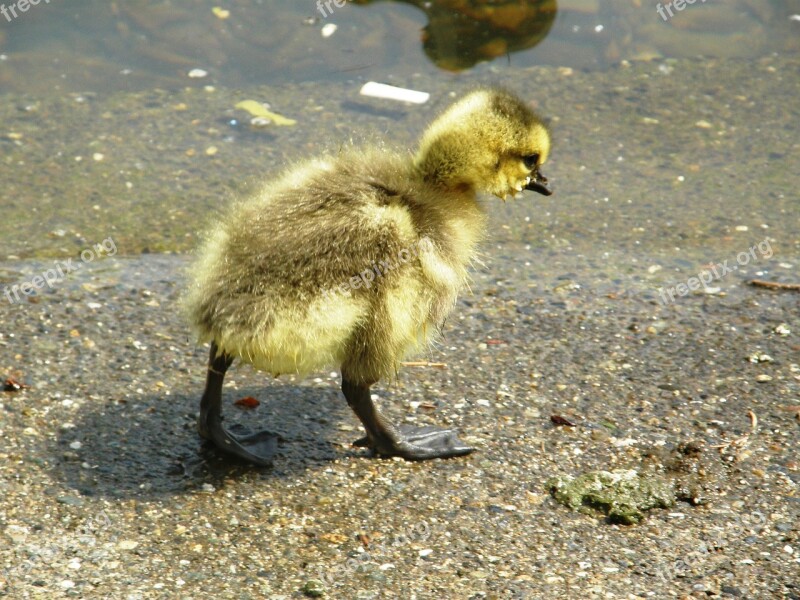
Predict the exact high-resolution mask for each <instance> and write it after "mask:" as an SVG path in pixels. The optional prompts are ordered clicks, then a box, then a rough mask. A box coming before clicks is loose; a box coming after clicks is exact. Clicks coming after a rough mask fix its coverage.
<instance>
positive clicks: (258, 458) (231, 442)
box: [197, 342, 278, 467]
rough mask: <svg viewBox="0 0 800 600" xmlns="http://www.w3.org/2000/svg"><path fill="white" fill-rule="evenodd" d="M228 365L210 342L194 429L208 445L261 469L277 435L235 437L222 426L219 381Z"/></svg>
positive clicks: (268, 460) (226, 358)
mask: <svg viewBox="0 0 800 600" xmlns="http://www.w3.org/2000/svg"><path fill="white" fill-rule="evenodd" d="M231 363H233V358H232V357H231V356H228V355H227V354H225V353H224V352H223V353H218V349H217V345H216V344H215V343H214V342H211V354H210V356H209V358H208V375H207V376H206V389H205V391H204V392H203V398H202V399H201V400H200V416H199V418H198V419H197V430H198V432H199V433H200V436H201V437H202V438H203V439H206V440H208V441H210V442H212V443H213V444H214V445H215V446H216V447H217V448H219V449H220V450H222V451H223V452H227V453H228V454H233V455H234V456H238V457H239V458H241V459H244V460H246V461H248V462H251V463H253V464H256V465H258V466H261V467H266V466H269V465H271V464H272V457H273V456H274V454H275V451H276V450H277V448H278V436H276V435H275V434H272V433H269V432H268V431H259V432H257V433H253V434H249V435H238V434H234V433H231V432H230V431H228V430H227V429H225V428H224V427H223V426H222V381H223V380H224V379H225V372H226V371H227V370H228V367H230V366H231Z"/></svg>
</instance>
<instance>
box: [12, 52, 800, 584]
mask: <svg viewBox="0 0 800 600" xmlns="http://www.w3.org/2000/svg"><path fill="white" fill-rule="evenodd" d="M662 67H664V68H659V65H658V64H656V63H649V64H641V65H636V66H632V67H628V68H626V67H620V68H619V69H617V70H615V71H614V72H613V73H605V74H585V73H578V72H573V73H572V74H567V73H565V72H560V71H559V70H558V69H530V70H525V71H521V72H520V73H519V74H518V75H519V76H518V77H517V78H515V80H514V81H515V86H514V87H515V88H516V89H517V90H518V91H519V92H520V93H522V94H524V95H526V96H528V97H531V98H534V99H536V101H537V103H538V106H539V110H540V111H541V112H542V113H543V114H545V115H548V116H550V117H551V118H553V119H554V122H553V130H554V134H555V138H556V147H555V149H554V151H553V154H552V159H551V162H550V163H548V165H546V169H545V173H546V174H547V175H548V177H550V178H551V179H552V180H553V181H554V182H555V187H556V190H557V191H556V194H555V195H553V196H552V197H549V198H540V197H538V196H537V197H536V198H534V199H531V198H529V197H528V198H526V199H525V200H521V201H517V202H514V203H509V204H506V205H505V206H503V205H502V204H500V203H499V201H489V202H491V212H492V221H493V225H492V240H491V242H490V243H488V244H487V245H486V246H485V258H484V261H485V263H486V264H485V267H482V268H479V270H478V271H477V272H476V273H475V283H474V286H473V291H472V294H471V295H466V296H464V297H463V298H462V299H461V300H460V303H459V306H458V309H457V312H456V313H455V314H454V316H453V317H452V318H451V319H450V321H449V323H448V326H447V328H446V332H445V338H444V340H443V341H442V343H441V345H440V346H439V347H438V348H436V349H434V350H432V351H431V352H430V353H429V354H428V355H426V356H424V357H422V358H421V360H423V361H428V362H430V363H433V366H410V367H407V368H405V369H404V370H403V371H402V372H401V374H400V377H399V380H398V381H397V382H395V383H385V384H384V385H382V386H381V387H380V388H378V389H376V393H377V394H378V395H379V397H380V399H381V402H382V405H383V406H385V407H386V410H387V411H388V412H389V414H390V415H391V416H392V417H393V418H394V419H396V420H398V421H403V422H412V423H421V424H433V423H439V424H452V425H454V426H456V427H458V428H459V430H460V431H461V432H462V433H463V435H464V439H466V440H467V441H470V442H472V443H474V444H475V445H477V446H478V448H479V452H478V453H476V454H474V455H472V456H470V457H467V458H464V459H457V460H449V461H436V462H432V463H423V464H411V463H406V462H403V461H400V460H375V459H371V458H368V457H367V456H366V454H365V452H363V451H361V450H358V449H355V448H352V447H351V446H350V442H351V441H352V440H354V439H356V438H357V437H360V427H359V425H358V423H357V421H356V419H355V418H354V417H353V416H352V415H351V414H350V412H349V410H348V409H347V406H346V404H345V402H344V400H343V398H342V396H341V393H340V392H339V390H338V385H339V381H338V374H337V373H335V372H334V371H332V372H331V373H320V374H318V375H317V376H315V377H311V378H308V379H306V380H295V379H293V378H291V377H283V378H281V379H279V380H277V381H275V380H271V379H269V378H267V377H265V376H263V375H262V374H259V373H255V372H252V371H251V370H250V369H248V368H246V367H238V368H236V369H235V370H234V371H233V372H232V376H231V377H229V379H228V381H227V383H228V385H227V387H226V390H225V392H226V395H227V396H226V407H225V410H226V413H227V415H228V419H229V420H234V421H237V422H241V423H244V424H250V425H254V424H257V425H261V426H267V427H269V428H271V429H273V430H274V431H276V432H278V433H280V434H281V435H282V436H283V438H284V442H283V443H282V444H281V453H280V456H279V457H278V459H277V460H276V462H275V465H274V467H273V468H272V469H266V470H263V469H254V468H250V467H247V466H245V465H240V464H235V463H233V462H231V461H229V460H226V459H223V458H221V457H219V456H218V455H216V454H215V453H214V452H213V451H210V450H208V449H203V448H202V447H201V444H200V440H199V438H198V436H197V434H196V431H195V424H194V422H195V418H196V412H197V408H198V401H199V395H200V392H201V391H202V385H203V378H204V374H205V372H204V370H205V367H204V363H205V354H206V349H204V348H200V347H196V345H195V344H194V343H193V340H192V339H191V337H190V335H189V331H188V328H187V326H186V325H185V323H184V322H183V320H182V318H181V317H180V315H179V313H178V311H177V309H176V300H177V297H178V295H179V293H180V290H181V289H182V286H183V268H184V267H185V265H186V262H187V260H188V259H187V257H186V256H185V255H182V254H180V252H183V251H185V250H188V249H189V248H190V247H192V246H193V245H194V244H195V243H196V232H197V231H198V230H199V229H200V228H201V227H202V223H203V222H204V220H206V219H207V218H209V215H210V214H212V213H209V211H210V210H213V209H214V208H215V207H216V206H218V205H219V204H220V202H225V201H227V199H229V198H231V197H233V196H235V195H236V194H241V193H246V192H247V191H248V190H252V189H254V187H255V186H256V185H257V182H258V181H259V178H260V177H261V175H262V174H265V173H268V172H271V171H273V170H274V169H275V168H276V167H280V165H282V164H284V163H285V161H286V160H288V159H290V158H292V157H294V156H304V155H308V154H314V153H318V152H320V151H322V148H323V147H325V146H329V145H330V143H331V140H340V141H343V140H346V139H348V137H349V135H350V133H351V132H352V131H353V130H354V129H355V130H357V131H359V132H362V133H361V134H360V136H361V137H366V136H367V135H368V134H366V133H364V132H369V131H378V132H380V131H384V130H386V131H389V132H391V138H392V139H393V140H394V141H396V142H397V143H398V144H401V145H410V144H411V143H412V140H413V139H414V138H415V136H416V135H417V133H418V132H419V131H420V130H421V128H422V127H423V126H424V123H425V122H426V121H427V120H428V119H429V118H430V116H431V115H432V114H433V113H434V112H435V111H436V110H438V109H439V108H441V107H442V106H444V105H445V104H446V103H447V99H446V92H447V91H449V89H450V88H446V89H442V84H441V83H438V84H435V82H433V81H418V82H411V83H414V85H415V86H416V87H419V88H422V89H438V90H440V91H439V93H437V94H436V95H435V98H436V100H435V101H434V102H432V103H431V105H430V106H425V107H422V108H420V109H410V108H394V107H392V108H387V107H385V106H384V105H371V104H370V103H366V106H365V101H363V100H360V99H358V98H357V96H355V90H356V89H357V87H358V86H357V85H356V84H340V86H339V87H337V86H336V85H331V86H326V88H325V89H321V88H318V87H315V86H312V85H310V84H308V85H301V86H297V87H296V88H283V87H282V88H281V89H280V90H277V89H274V90H267V89H264V88H261V89H253V90H246V91H242V92H241V93H236V94H233V93H230V92H224V91H222V90H218V91H216V92H204V91H202V90H193V91H186V92H184V93H181V94H177V95H168V94H166V93H163V94H162V93H158V92H153V93H151V94H149V95H142V94H129V95H122V94H120V95H118V96H114V97H112V98H107V99H97V100H92V99H88V100H86V99H84V100H85V101H83V102H78V101H77V100H76V99H75V98H59V99H52V100H51V99H48V100H43V101H41V103H40V106H39V108H38V109H37V111H38V112H37V113H36V115H37V116H35V117H31V116H30V114H29V113H28V112H25V111H20V110H19V105H21V104H24V102H25V100H24V99H20V100H19V102H18V103H17V106H16V108H15V107H10V106H8V105H6V104H4V105H3V106H2V107H0V111H2V113H3V114H2V121H3V123H4V126H5V127H6V128H7V129H8V130H9V131H14V132H17V133H20V134H21V135H22V137H21V139H17V140H13V139H5V138H4V140H3V142H2V143H3V144H4V147H5V148H6V150H7V152H6V157H7V158H6V160H7V165H14V168H6V169H5V170H4V178H5V181H4V186H5V193H6V194H7V197H8V198H17V199H18V200H17V201H15V202H11V203H10V205H9V206H8V207H7V209H6V214H5V215H4V219H3V221H2V224H0V235H2V238H3V239H4V241H5V242H6V246H5V248H6V253H7V255H8V256H9V258H8V259H7V260H6V261H5V262H3V263H2V264H0V274H2V277H1V278H0V279H1V280H2V286H6V285H13V284H19V283H21V282H25V281H32V279H33V278H34V277H35V276H36V275H37V274H40V273H42V272H44V271H45V270H47V269H48V268H51V267H52V266H53V260H56V259H58V260H66V259H67V258H68V257H72V258H73V259H75V258H76V257H77V256H78V255H79V252H80V251H81V250H83V249H85V248H87V247H91V246H92V245H93V244H95V243H97V242H100V241H102V240H103V239H106V238H108V237H111V238H113V239H114V241H115V242H116V247H117V248H118V253H117V254H116V255H114V256H107V257H98V258H97V259H96V260H93V261H92V262H91V263H86V264H85V265H83V266H82V267H81V268H80V269H78V270H76V271H74V272H72V273H70V274H69V275H68V276H67V277H66V278H65V279H64V280H63V281H60V282H58V283H57V284H56V285H54V288H53V290H52V291H51V290H45V291H44V292H43V293H41V294H39V295H37V296H36V297H35V298H32V300H26V301H23V302H18V303H9V302H8V301H7V300H6V299H5V298H0V300H2V301H0V323H1V324H2V332H1V333H0V374H2V375H4V376H5V377H11V378H14V379H15V380H17V381H19V382H20V383H22V384H24V385H26V386H28V387H27V388H24V389H20V390H18V391H9V392H4V393H2V395H1V396H0V494H1V495H2V499H3V500H2V505H1V506H2V513H1V515H2V516H1V517H0V518H1V519H2V522H0V525H1V526H2V528H0V536H1V539H2V540H3V543H2V544H0V565H1V566H2V572H0V593H2V594H5V595H6V596H8V597H10V598H35V597H46V598H59V597H65V598H67V597H79V598H80V597H85V598H175V597H178V598H193V597H214V598H262V597H267V598H284V597H285V598H300V597H304V596H308V595H313V594H314V593H316V592H315V591H314V590H316V589H320V586H322V587H323V588H324V590H325V592H326V593H327V597H330V598H436V597H448V598H537V599H538V598H561V597H563V598H646V597H653V598H682V597H687V596H690V597H729V598H791V599H796V598H800V588H798V584H797V580H798V578H797V573H798V572H800V562H799V561H800V558H799V557H800V540H798V535H799V529H798V518H797V517H798V514H800V496H799V495H798V484H800V464H799V463H798V448H800V421H798V411H797V406H798V404H800V364H799V363H800V345H798V341H797V336H798V333H800V320H798V314H799V313H798V299H799V297H798V295H797V293H796V292H775V291H770V290H764V289H759V288H754V287H751V286H748V285H747V283H746V282H747V281H748V280H749V279H751V278H753V277H759V278H763V279H770V280H777V281H787V282H790V281H794V282H797V281H798V276H797V268H798V265H799V264H800V221H798V210H797V207H798V205H797V195H796V190H797V189H798V181H797V180H798V174H797V171H796V169H795V168H794V165H796V164H797V158H798V156H797V155H798V145H797V141H796V138H797V136H796V128H794V129H793V128H792V127H793V125H791V124H790V123H789V122H787V120H786V119H787V113H788V111H790V110H793V108H792V107H790V106H787V105H786V104H785V103H782V102H780V101H776V100H775V97H776V95H777V97H779V98H794V97H796V91H797V85H798V83H797V78H796V76H795V74H796V72H797V61H796V60H790V59H785V58H777V57H773V58H770V59H765V60H763V61H758V62H754V63H752V64H750V65H749V66H748V68H747V69H746V70H747V72H748V73H749V74H750V77H749V80H748V82H747V85H746V86H742V83H741V74H742V71H743V66H742V64H741V63H732V62H731V63H726V62H724V61H716V62H700V61H679V62H670V63H669V64H666V63H665V65H662ZM670 69H671V70H670ZM504 82H505V83H508V81H507V80H506V79H505V74H504ZM403 83H409V82H403ZM517 84H518V85H517ZM434 86H435V87H434ZM452 88H453V89H459V90H460V87H459V86H455V85H453V86H452ZM686 90H692V92H691V93H689V94H687V92H686ZM245 97H247V98H251V97H252V98H259V99H264V100H267V99H268V100H270V101H271V102H272V108H273V110H275V111H277V112H281V113H283V114H287V115H288V116H292V117H294V118H298V119H299V120H300V121H301V124H300V125H298V126H296V127H295V128H292V129H288V128H283V129H280V130H278V129H276V130H267V131H266V132H263V131H250V130H249V129H247V128H246V127H245V128H239V129H237V128H236V127H232V126H231V125H229V121H230V119H231V118H233V117H235V116H237V115H236V113H235V111H234V110H233V106H234V104H235V103H236V102H237V101H238V100H241V99H244V98H245ZM344 99H347V100H344ZM367 106H368V107H369V110H366V108H367ZM316 107H321V108H316ZM64 131H68V132H70V135H64ZM16 142H20V143H19V144H17V143H16ZM211 146H215V147H216V148H217V152H216V153H214V154H213V155H209V154H207V149H208V148H209V147H211ZM190 150H193V153H192V152H189V151H190ZM96 153H100V154H102V155H103V156H102V159H100V160H95V159H94V158H93V155H94V154H96ZM76 156H81V157H82V159H81V161H76V159H75V157H76ZM34 166H35V173H33V172H31V170H30V169H33V168H34ZM679 178H682V179H679ZM127 183H130V184H131V186H128V185H127ZM133 197H135V199H136V201H135V202H134V201H132V200H131V199H132V198H133ZM34 201H35V202H36V204H32V203H33V202H34ZM48 204H49V206H48ZM95 206H97V207H98V208H95ZM764 240H767V241H768V242H769V248H770V252H769V256H767V253H764V252H760V251H759V252H758V254H757V255H755V254H754V255H752V259H748V261H747V264H745V265H737V266H739V268H737V269H736V270H735V271H733V272H731V273H727V274H726V275H725V277H722V278H720V279H718V280H716V281H714V282H713V284H712V286H711V287H712V288H715V289H711V290H708V291H706V292H692V293H687V294H686V295H684V296H680V295H679V296H677V297H676V298H675V301H674V302H670V303H668V304H664V303H663V302H662V296H661V292H660V290H661V289H662V288H673V287H674V288H676V289H677V286H678V284H682V283H683V284H687V286H688V281H689V278H691V277H693V276H697V275H698V274H699V273H700V272H701V271H703V270H704V269H707V268H708V267H709V266H710V265H714V264H717V263H722V262H723V261H725V260H728V261H729V263H730V264H731V266H732V265H733V264H734V263H736V262H737V257H738V256H739V254H740V253H742V252H744V253H747V252H748V250H749V249H750V248H756V249H758V244H759V243H760V242H763V241H764ZM763 248H766V246H763ZM36 257H38V258H39V261H36V260H34V259H35V258H36ZM787 332H788V333H787ZM244 396H253V397H256V398H258V399H259V400H260V403H261V404H260V406H259V407H258V408H256V409H254V410H252V411H243V410H241V409H238V408H236V407H235V406H233V404H232V403H233V401H234V400H235V399H238V398H241V397H244ZM751 415H753V416H751ZM554 416H556V417H558V418H556V420H555V421H558V423H562V424H558V423H556V422H554V420H553V419H552V417H554ZM754 417H755V419H754ZM559 418H560V419H563V420H565V421H568V422H569V423H571V425H566V424H563V421H561V420H559ZM689 442H694V446H693V447H695V448H697V452H696V456H695V458H694V459H693V462H692V463H691V464H690V466H689V467H687V470H688V471H689V472H687V473H686V474H685V475H686V476H687V477H688V478H689V479H690V480H691V485H692V486H693V488H692V491H693V493H694V494H695V495H696V497H694V496H693V498H694V499H696V500H697V503H696V505H694V504H693V502H692V501H687V500H685V499H684V500H676V503H675V504H674V505H673V506H671V507H670V508H667V509H656V510H652V511H649V512H647V514H646V518H645V520H644V521H643V522H641V523H640V524H638V525H633V526H624V525H619V524H615V523H610V522H609V521H608V520H607V519H606V518H604V516H603V515H602V514H599V513H590V514H583V513H581V512H575V511H572V510H570V509H568V508H567V507H565V506H564V505H562V504H559V503H558V502H556V500H555V499H554V498H553V497H552V496H551V494H550V490H549V489H548V486H547V482H548V480H549V479H550V478H551V477H552V476H556V475H568V476H578V475H580V474H582V473H585V472H589V471H593V470H607V471H611V470H616V469H636V470H639V471H642V472H644V471H645V470H646V469H650V468H654V469H655V470H656V471H658V470H662V471H665V470H666V469H667V461H666V460H662V459H659V458H653V457H657V456H658V455H659V453H670V452H671V451H673V450H674V449H677V448H680V447H681V446H682V445H684V444H686V443H689ZM687 464H688V463H687ZM653 465H654V466H653ZM690 500H691V499H690ZM304 590H305V591H304Z"/></svg>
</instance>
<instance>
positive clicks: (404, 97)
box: [359, 81, 431, 104]
mask: <svg viewBox="0 0 800 600" xmlns="http://www.w3.org/2000/svg"><path fill="white" fill-rule="evenodd" d="M359 94H361V95H362V96H371V97H372V98H383V99H384V100H397V101H399V102H411V103H412V104H425V103H426V102H427V101H428V99H429V98H430V97H431V95H430V94H429V93H427V92H419V91H417V90H409V89H406V88H400V87H395V86H393V85H386V84H385V83H378V82H377V81H368V82H367V83H365V84H364V85H363V86H362V87H361V91H360V92H359Z"/></svg>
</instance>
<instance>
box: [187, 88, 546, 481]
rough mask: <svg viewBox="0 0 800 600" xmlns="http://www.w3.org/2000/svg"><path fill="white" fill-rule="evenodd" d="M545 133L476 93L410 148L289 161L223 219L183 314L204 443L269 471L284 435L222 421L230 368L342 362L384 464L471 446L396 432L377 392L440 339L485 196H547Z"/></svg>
mask: <svg viewBox="0 0 800 600" xmlns="http://www.w3.org/2000/svg"><path fill="white" fill-rule="evenodd" d="M550 147H551V135H550V130H549V127H548V126H547V125H546V124H545V122H544V121H543V120H542V119H541V118H540V117H539V116H538V115H537V114H536V113H535V112H534V111H533V110H532V109H531V108H530V107H529V106H528V105H527V104H526V103H525V102H524V101H523V100H521V99H520V98H519V97H518V96H517V95H515V94H514V93H513V92H510V91H508V90H506V89H503V88H499V87H481V88H477V89H474V90H471V91H470V92H468V93H466V94H465V95H464V96H463V97H461V98H460V99H459V100H457V101H456V102H454V103H453V104H452V105H450V106H449V107H448V108H446V109H445V110H444V111H443V112H442V113H441V114H440V115H439V116H438V117H437V118H435V119H434V120H433V121H432V122H431V123H430V125H429V126H428V128H427V129H426V130H425V131H424V133H423V135H422V136H421V139H420V141H419V144H418V147H417V149H416V151H415V152H410V151H405V152H403V151H394V150H390V149H387V148H386V146H385V145H380V144H379V145H371V146H366V147H357V146H355V145H351V146H349V147H346V148H343V149H342V148H340V149H339V150H338V151H337V152H332V153H330V154H327V155H321V156H320V157H317V158H311V159H306V160H303V161H300V162H299V163H297V164H295V165H293V166H289V167H288V169H286V170H285V171H284V172H283V173H282V174H281V175H279V176H277V177H276V178H274V179H272V180H270V181H268V182H266V183H265V184H264V185H263V186H262V187H260V189H259V191H257V192H256V193H254V194H253V195H251V196H249V197H247V198H244V199H240V200H238V201H234V202H233V203H232V204H231V205H230V206H229V207H226V208H225V209H223V210H222V211H221V213H220V214H219V215H218V216H217V217H216V218H215V221H214V223H213V224H212V225H211V227H210V229H209V231H208V232H207V234H206V236H205V239H204V242H203V243H202V244H201V246H200V248H199V250H198V251H197V253H196V257H195V259H194V261H193V263H192V264H191V266H190V267H189V271H188V274H187V275H188V280H189V284H188V286H187V289H186V292H185V294H184V298H183V305H184V309H185V312H186V316H187V318H188V320H189V322H190V323H191V326H192V327H193V328H194V330H195V333H196V335H197V340H198V343H200V344H203V343H208V344H209V345H210V353H209V358H208V365H207V373H206V384H205V389H204V391H203V395H202V397H201V401H200V413H199V417H198V432H199V434H200V436H201V437H202V438H203V439H204V440H207V441H209V442H211V443H212V444H213V445H214V446H216V447H217V448H218V449H220V450H222V451H223V452H225V453H227V454H230V455H234V456H237V457H239V458H240V459H244V460H245V461H247V462H250V463H253V464H255V465H259V466H267V465H270V464H272V461H273V459H274V455H275V453H276V449H277V436H276V435H275V434H272V433H270V432H268V431H258V432H255V433H249V434H241V433H238V432H236V433H235V432H233V431H230V430H229V429H226V428H225V427H224V426H223V424H222V384H223V380H224V377H225V373H226V371H227V370H228V368H229V367H230V366H231V364H232V363H233V362H234V360H239V361H240V362H243V363H249V364H251V365H252V366H253V367H254V368H255V369H257V370H259V371H263V372H265V373H269V374H272V375H274V376H278V375H281V374H289V373H293V374H299V375H306V374H309V373H311V372H314V371H318V370H322V369H327V368H333V367H338V369H339V370H340V372H341V378H342V380H341V389H342V392H343V394H344V398H345V400H346V401H347V404H348V405H349V406H350V408H351V409H352V410H353V412H354V413H355V415H356V416H357V417H358V419H359V420H360V421H361V424H362V425H363V427H364V429H365V431H366V435H365V436H364V437H363V438H361V439H360V440H357V441H355V442H354V444H355V446H358V447H366V448H369V449H371V450H372V455H373V456H377V457H394V456H398V457H402V458H404V459H406V460H411V461H418V460H428V459H434V458H452V457H456V456H463V455H466V454H469V453H471V452H473V451H474V450H475V448H474V447H472V446H469V445H467V444H466V443H464V442H462V441H461V440H460V439H459V438H458V435H457V432H456V431H455V430H453V429H451V428H438V427H432V426H426V427H412V426H408V425H396V424H393V423H392V422H391V421H390V420H389V419H387V417H386V416H385V415H384V414H383V413H382V412H381V410H380V408H379V406H378V405H377V404H376V403H375V402H374V401H373V399H372V393H371V387H372V386H373V385H375V384H376V383H377V382H378V381H381V380H386V379H390V380H391V379H392V378H394V377H396V376H397V374H398V370H399V367H400V363H401V362H402V360H403V359H404V358H406V357H407V356H408V355H410V354H412V353H414V352H418V351H420V350H421V349H424V348H425V347H426V346H427V345H428V344H430V343H432V342H435V340H436V339H438V338H439V336H440V335H441V329H442V326H443V324H444V322H445V318H446V317H447V316H448V314H449V313H450V312H451V311H452V309H453V308H454V307H455V304H456V299H457V297H458V294H459V292H461V291H462V290H464V288H465V287H466V286H467V284H468V281H469V275H468V268H469V266H470V264H471V262H472V261H473V260H474V259H475V257H476V253H477V251H478V247H479V244H480V242H481V241H482V240H483V239H484V238H485V236H486V233H485V229H486V211H487V208H486V200H484V198H483V196H486V195H493V196H496V197H497V198H500V199H503V200H506V199H507V198H508V197H509V196H513V197H519V195H520V194H521V192H523V191H524V190H531V191H534V192H538V193H540V194H543V195H550V194H551V193H552V188H551V187H550V184H549V182H548V180H547V178H546V177H544V175H542V173H541V172H540V167H541V165H542V164H543V163H545V161H546V160H547V159H548V156H549V154H550Z"/></svg>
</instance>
